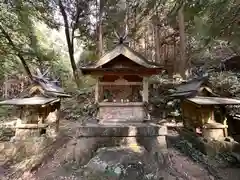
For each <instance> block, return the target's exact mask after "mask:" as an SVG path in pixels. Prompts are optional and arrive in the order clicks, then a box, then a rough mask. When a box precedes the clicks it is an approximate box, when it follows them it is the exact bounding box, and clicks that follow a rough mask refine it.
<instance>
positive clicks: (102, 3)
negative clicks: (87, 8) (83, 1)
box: [98, 0, 104, 57]
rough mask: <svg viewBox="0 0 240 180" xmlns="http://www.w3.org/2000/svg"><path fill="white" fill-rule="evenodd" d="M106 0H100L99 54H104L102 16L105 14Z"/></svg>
mask: <svg viewBox="0 0 240 180" xmlns="http://www.w3.org/2000/svg"><path fill="white" fill-rule="evenodd" d="M103 7H104V0H99V14H98V16H99V17H98V18H99V21H98V56H99V57H101V56H102V54H103V31H102V16H103Z"/></svg>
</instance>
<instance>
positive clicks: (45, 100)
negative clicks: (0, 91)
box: [0, 97, 59, 106]
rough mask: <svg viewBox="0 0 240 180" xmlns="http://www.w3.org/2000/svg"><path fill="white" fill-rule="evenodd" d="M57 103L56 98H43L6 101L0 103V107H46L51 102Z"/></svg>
mask: <svg viewBox="0 0 240 180" xmlns="http://www.w3.org/2000/svg"><path fill="white" fill-rule="evenodd" d="M57 101H59V99H58V98H45V97H30V98H18V99H8V100H5V101H1V102H0V105H18V106H22V105H46V104H49V103H52V102H57Z"/></svg>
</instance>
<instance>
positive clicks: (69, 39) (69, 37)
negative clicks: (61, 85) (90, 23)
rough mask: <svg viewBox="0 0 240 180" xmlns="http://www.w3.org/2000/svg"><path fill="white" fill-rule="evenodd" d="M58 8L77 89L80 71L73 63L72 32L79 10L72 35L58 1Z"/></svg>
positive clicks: (63, 9)
mask: <svg viewBox="0 0 240 180" xmlns="http://www.w3.org/2000/svg"><path fill="white" fill-rule="evenodd" d="M59 8H60V12H61V14H62V16H63V20H64V29H65V36H66V40H67V45H68V54H69V58H70V62H71V66H72V70H73V76H74V79H75V82H76V85H77V87H80V86H81V82H80V71H79V69H78V68H77V65H76V62H75V58H74V44H73V41H74V31H75V30H76V28H75V27H76V24H77V22H78V18H79V14H80V12H79V8H77V13H76V20H75V25H74V27H73V29H72V33H71V34H70V28H69V22H68V17H67V13H66V11H65V7H64V6H63V3H62V1H61V0H59Z"/></svg>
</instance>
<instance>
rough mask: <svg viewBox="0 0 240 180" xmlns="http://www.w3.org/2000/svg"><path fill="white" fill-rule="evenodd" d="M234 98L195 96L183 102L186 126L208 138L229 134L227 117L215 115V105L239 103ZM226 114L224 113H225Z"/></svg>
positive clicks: (183, 115)
mask: <svg viewBox="0 0 240 180" xmlns="http://www.w3.org/2000/svg"><path fill="white" fill-rule="evenodd" d="M239 104H240V100H237V99H232V98H220V97H206V96H202V97H201V96H195V97H193V98H187V99H185V100H184V101H183V102H182V117H183V123H184V127H185V128H187V129H189V130H191V131H194V132H196V133H198V134H202V135H203V136H204V137H206V138H213V139H221V138H223V137H226V136H228V132H227V128H228V126H227V119H226V117H221V118H218V119H217V118H216V117H215V116H214V111H215V106H220V107H221V106H225V105H239ZM223 116H224V115H223Z"/></svg>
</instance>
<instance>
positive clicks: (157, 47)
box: [153, 14, 161, 63]
mask: <svg viewBox="0 0 240 180" xmlns="http://www.w3.org/2000/svg"><path fill="white" fill-rule="evenodd" d="M158 20H159V19H158V15H157V14H156V15H155V16H154V19H153V24H154V44H155V62H157V63H161V60H160V59H161V55H160V35H159V26H158V23H159V21H158Z"/></svg>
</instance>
